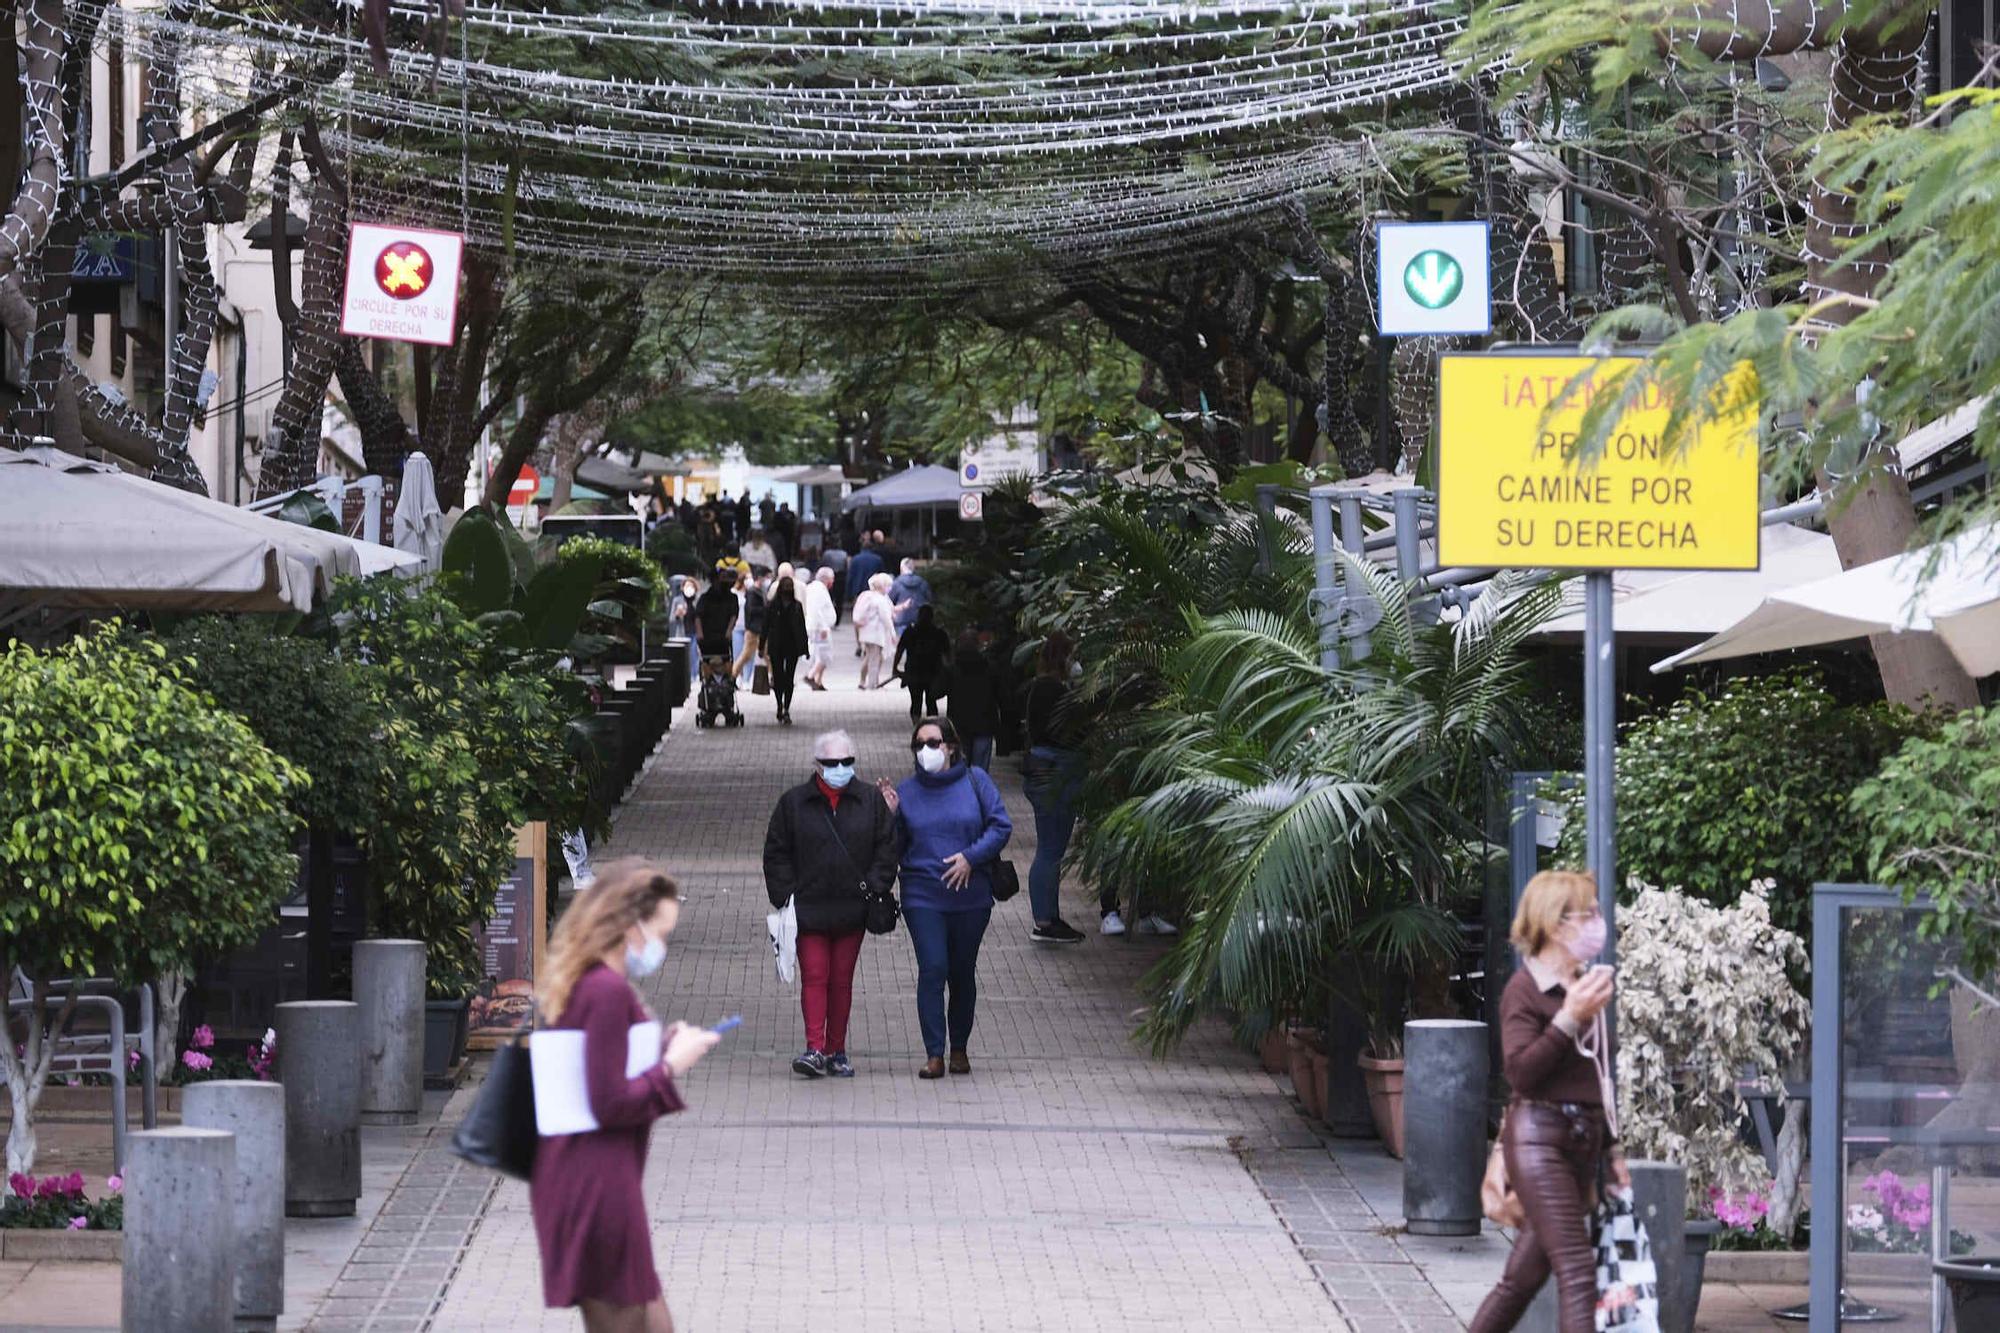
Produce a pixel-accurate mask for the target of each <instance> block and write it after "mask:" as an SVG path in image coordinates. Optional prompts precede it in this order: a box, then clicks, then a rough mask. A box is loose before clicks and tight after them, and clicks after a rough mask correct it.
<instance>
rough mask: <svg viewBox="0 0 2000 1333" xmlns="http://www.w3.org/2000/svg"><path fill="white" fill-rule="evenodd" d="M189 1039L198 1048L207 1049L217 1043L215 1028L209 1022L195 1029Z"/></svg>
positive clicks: (200, 1049)
mask: <svg viewBox="0 0 2000 1333" xmlns="http://www.w3.org/2000/svg"><path fill="white" fill-rule="evenodd" d="M188 1040H189V1044H190V1045H192V1046H193V1047H194V1048H195V1049H196V1050H198V1051H205V1050H207V1049H208V1048H209V1047H211V1046H213V1045H215V1029H214V1028H212V1027H210V1026H209V1025H208V1024H206V1023H203V1024H202V1025H201V1026H200V1027H198V1028H196V1029H195V1030H194V1036H192V1037H190V1038H189V1039H188Z"/></svg>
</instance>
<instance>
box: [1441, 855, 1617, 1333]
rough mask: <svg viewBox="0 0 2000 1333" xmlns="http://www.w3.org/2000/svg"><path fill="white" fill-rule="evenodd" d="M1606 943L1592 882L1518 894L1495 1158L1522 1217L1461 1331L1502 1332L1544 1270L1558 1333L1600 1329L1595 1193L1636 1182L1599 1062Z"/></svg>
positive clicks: (1569, 875)
mask: <svg viewBox="0 0 2000 1333" xmlns="http://www.w3.org/2000/svg"><path fill="white" fill-rule="evenodd" d="M1605 935H1606V928H1605V924H1604V917H1603V915H1602V914H1601V913H1600V912H1599V910H1598V906H1597V879H1596V877H1595V876H1594V875H1590V874H1587V873H1582V872H1578V871H1574V870H1544V871H1542V872H1541V873H1540V874H1538V875H1536V876H1535V877H1534V878H1533V879H1530V880H1529V881H1528V886H1527V888H1525V889H1523V890H1522V892H1521V905H1520V907H1519V908H1517V909H1516V910H1515V912H1514V928H1513V932H1512V935H1511V941H1512V943H1513V945H1514V949H1515V952H1517V953H1518V954H1519V955H1520V958H1521V968H1520V970H1519V971H1517V972H1515V973H1514V976H1513V978H1512V979H1511V980H1510V981H1508V983H1507V987H1506V989H1505V990H1503V991H1502V992H1501V993H1500V1059H1501V1067H1502V1069H1503V1070H1504V1072H1505V1073H1506V1075H1507V1086H1508V1089H1509V1090H1510V1091H1511V1092H1512V1094H1513V1100H1512V1101H1511V1102H1509V1103H1508V1106H1507V1114H1506V1116H1505V1118H1504V1122H1503V1124H1502V1126H1501V1134H1500V1151H1501V1156H1502V1160H1504V1161H1505V1162H1506V1164H1507V1180H1508V1184H1509V1185H1510V1186H1511V1187H1512V1188H1513V1191H1514V1194H1515V1196H1516V1197H1518V1198H1519V1199H1520V1201H1521V1208H1522V1211H1523V1212H1524V1213H1525V1214H1526V1215H1527V1220H1526V1223H1525V1224H1524V1225H1523V1226H1522V1228H1521V1232H1520V1235H1519V1236H1518V1237H1516V1238H1515V1241H1514V1248H1513V1249H1512V1250H1511V1251H1509V1253H1508V1255H1507V1267H1506V1269H1505V1271H1503V1272H1502V1273H1501V1275H1500V1281H1499V1283H1498V1284H1497V1285H1496V1286H1495V1287H1494V1288H1493V1290H1492V1292H1491V1293H1489V1294H1488V1295H1487V1297H1486V1300H1485V1302H1484V1303H1482V1304H1481V1305H1480V1307H1479V1313H1478V1314H1476V1315H1474V1316H1473V1319H1472V1323H1471V1325H1470V1326H1469V1333H1507V1330H1508V1329H1511V1328H1513V1327H1514V1326H1515V1324H1517V1323H1518V1322H1520V1318H1521V1316H1522V1314H1524V1313H1525V1312H1526V1311H1527V1308H1528V1305H1529V1303H1530V1302H1531V1301H1533V1300H1534V1298H1535V1293H1536V1292H1537V1291H1539V1290H1540V1289H1541V1286H1542V1283H1544V1282H1546V1281H1547V1280H1548V1278H1549V1275H1550V1273H1551V1272H1553V1273H1554V1275H1555V1281H1556V1310H1557V1326H1558V1328H1560V1330H1561V1333H1595V1330H1596V1328H1597V1313H1596V1312H1597V1249H1596V1245H1595V1243H1594V1241H1593V1238H1592V1237H1591V1234H1590V1218H1591V1209H1592V1206H1593V1201H1594V1200H1595V1198H1596V1196H1597V1184H1598V1181H1599V1179H1600V1178H1601V1177H1602V1176H1603V1175H1604V1174H1605V1173H1606V1170H1607V1168H1608V1173H1609V1175H1610V1177H1611V1179H1612V1180H1613V1181H1615V1182H1616V1183H1617V1184H1619V1185H1621V1186H1624V1187H1626V1188H1628V1189H1629V1188H1630V1187H1631V1184H1632V1173H1631V1171H1630V1170H1629V1169H1628V1168H1627V1167H1626V1165H1625V1155H1624V1153H1623V1152H1621V1151H1620V1150H1619V1149H1618V1148H1617V1147H1616V1138H1617V1132H1616V1124H1615V1120H1614V1118H1613V1117H1615V1115H1616V1108H1615V1107H1614V1106H1612V1105H1611V1103H1610V1101H1609V1100H1608V1096H1607V1094H1608V1092H1609V1083H1610V1079H1609V1077H1608V1074H1607V1072H1606V1067H1605V1065H1604V1063H1603V1062H1604V1061H1605V1059H1606V1058H1607V1047H1606V1045H1605V1023H1604V1009H1605V1006H1606V1005H1608V1004H1609V1003H1611V994H1612V980H1611V969H1610V968H1609V967H1608V966H1592V965H1593V964H1594V963H1596V961H1597V957H1598V955H1599V954H1601V953H1602V952H1603V951H1604V941H1605ZM1607 1154H1608V1159H1607Z"/></svg>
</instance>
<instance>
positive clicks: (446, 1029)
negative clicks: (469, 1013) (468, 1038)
mask: <svg viewBox="0 0 2000 1333" xmlns="http://www.w3.org/2000/svg"><path fill="white" fill-rule="evenodd" d="M469 1003H470V1001H469V1000H468V999H466V998H464V997H461V998H459V999H456V1000H426V1001H424V1074H425V1075H426V1076H427V1077H440V1076H442V1075H444V1074H446V1073H449V1072H450V1070H451V1067H452V1066H453V1065H455V1064H457V1063H458V1062H459V1061H460V1060H462V1059H464V1058H465V1034H466V1008H467V1006H468V1005H469Z"/></svg>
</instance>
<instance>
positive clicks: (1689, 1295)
mask: <svg viewBox="0 0 2000 1333" xmlns="http://www.w3.org/2000/svg"><path fill="white" fill-rule="evenodd" d="M1626 1165H1627V1166H1629V1167H1630V1168H1631V1169H1632V1211H1633V1212H1635V1213H1637V1214H1638V1216H1639V1221H1640V1222H1642V1223H1644V1224H1645V1227H1646V1238H1647V1240H1649V1241H1651V1242H1652V1246H1653V1269H1654V1271H1655V1273H1656V1274H1657V1275H1658V1276H1657V1277H1656V1279H1655V1283H1656V1290H1657V1292H1658V1294H1659V1297H1660V1333H1693V1329H1694V1310H1695V1306H1696V1304H1697V1303H1699V1301H1700V1300H1701V1290H1700V1288H1699V1287H1695V1289H1694V1290H1693V1291H1690V1290H1689V1287H1691V1286H1693V1285H1694V1283H1693V1279H1694V1277H1695V1274H1694V1273H1693V1272H1692V1271H1691V1265H1690V1264H1689V1263H1688V1252H1687V1215H1688V1207H1687V1193H1688V1179H1687V1168H1686V1167H1684V1166H1679V1165H1676V1164H1675V1163H1673V1162H1628V1163H1626Z"/></svg>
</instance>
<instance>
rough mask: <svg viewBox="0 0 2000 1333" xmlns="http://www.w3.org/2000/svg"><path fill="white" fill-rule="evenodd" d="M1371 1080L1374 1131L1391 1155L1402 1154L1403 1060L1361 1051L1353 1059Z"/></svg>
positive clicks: (1369, 1098) (1369, 1107)
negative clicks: (1361, 1052)
mask: <svg viewBox="0 0 2000 1333" xmlns="http://www.w3.org/2000/svg"><path fill="white" fill-rule="evenodd" d="M1354 1062H1355V1063H1356V1064H1357V1065H1359V1066H1361V1074H1362V1077H1363V1078H1364V1079H1366V1080H1367V1083H1368V1111H1369V1114H1371V1115H1372V1116H1374V1118H1375V1133H1376V1135H1377V1136H1378V1137H1380V1138H1381V1140H1382V1146H1383V1147H1384V1148H1386V1149H1388V1150H1389V1155H1390V1156H1391V1157H1394V1158H1397V1159H1398V1160H1400V1159H1401V1158H1402V1156H1403V1062H1402V1061H1401V1060H1400V1059H1396V1060H1377V1059H1376V1058H1375V1057H1374V1056H1372V1055H1367V1054H1363V1055H1359V1056H1357V1057H1355V1061H1354Z"/></svg>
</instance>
